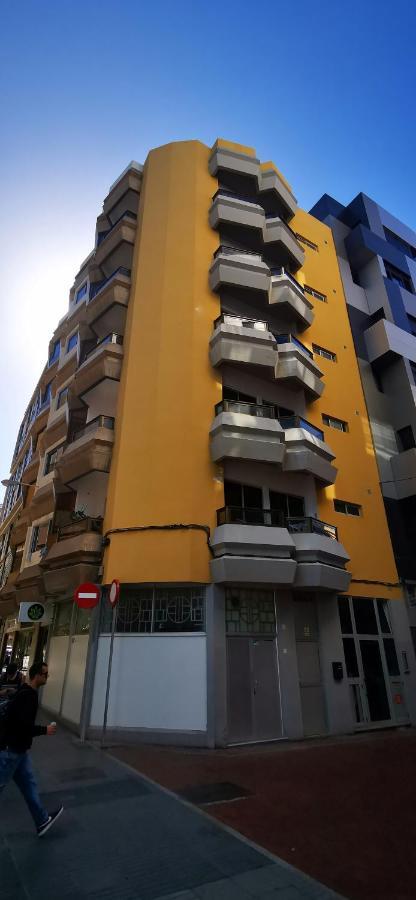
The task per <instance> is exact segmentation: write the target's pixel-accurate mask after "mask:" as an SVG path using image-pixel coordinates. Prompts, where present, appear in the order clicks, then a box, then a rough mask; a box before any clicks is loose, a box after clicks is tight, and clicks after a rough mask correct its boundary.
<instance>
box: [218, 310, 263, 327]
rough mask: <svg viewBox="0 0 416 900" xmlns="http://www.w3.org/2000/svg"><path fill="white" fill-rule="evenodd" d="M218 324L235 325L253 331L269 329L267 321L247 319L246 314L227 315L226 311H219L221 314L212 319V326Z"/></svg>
mask: <svg viewBox="0 0 416 900" xmlns="http://www.w3.org/2000/svg"><path fill="white" fill-rule="evenodd" d="M218 325H237V326H239V327H240V328H251V329H253V330H254V331H268V330H269V325H268V323H267V322H264V321H263V320H262V319H247V318H246V316H232V315H228V313H221V315H220V316H218V318H217V319H215V320H214V328H217V326H218Z"/></svg>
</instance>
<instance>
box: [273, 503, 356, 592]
mask: <svg viewBox="0 0 416 900" xmlns="http://www.w3.org/2000/svg"><path fill="white" fill-rule="evenodd" d="M286 525H287V528H288V530H289V533H290V534H291V537H292V538H293V541H294V544H295V548H296V560H297V568H296V577H295V583H294V586H295V588H301V589H303V590H307V589H310V590H320V591H346V590H347V589H348V586H349V583H350V580H351V575H350V573H349V572H347V571H346V569H345V566H346V564H347V563H348V561H349V556H348V553H347V552H346V550H345V548H344V547H343V545H342V544H340V543H339V541H338V532H337V529H336V527H335V525H328V523H327V522H321V521H320V520H319V519H314V518H308V517H302V518H289V519H287V520H286Z"/></svg>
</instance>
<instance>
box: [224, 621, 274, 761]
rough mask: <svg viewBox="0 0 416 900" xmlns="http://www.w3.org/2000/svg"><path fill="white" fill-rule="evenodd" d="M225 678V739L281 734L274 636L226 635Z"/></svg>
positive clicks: (258, 738)
mask: <svg viewBox="0 0 416 900" xmlns="http://www.w3.org/2000/svg"><path fill="white" fill-rule="evenodd" d="M227 681H228V739H229V741H230V742H231V743H239V742H244V741H267V740H275V739H276V738H279V737H281V736H282V727H281V713H280V699H279V679H278V672H277V659H276V644H275V641H274V639H272V638H269V639H267V638H253V637H233V638H228V640H227Z"/></svg>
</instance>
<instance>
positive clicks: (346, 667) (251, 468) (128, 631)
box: [0, 140, 413, 746]
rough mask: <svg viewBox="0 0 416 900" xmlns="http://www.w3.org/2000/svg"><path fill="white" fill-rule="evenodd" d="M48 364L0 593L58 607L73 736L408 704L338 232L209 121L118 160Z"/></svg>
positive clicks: (233, 727)
mask: <svg viewBox="0 0 416 900" xmlns="http://www.w3.org/2000/svg"><path fill="white" fill-rule="evenodd" d="M57 347H58V350H57V349H56V348H57ZM56 354H58V355H57V356H56ZM55 356H56V358H55ZM51 360H52V361H51ZM48 373H50V374H51V376H52V377H51V380H50V382H49V380H48V378H49V376H48V378H46V377H45V373H43V374H42V378H43V381H44V382H45V384H47V385H48V384H50V388H48V390H49V395H48V396H50V398H51V406H50V410H49V411H48V416H47V418H46V419H45V427H44V428H43V430H41V432H40V435H41V437H40V442H39V444H38V446H37V447H36V445H33V450H34V451H35V455H36V450H37V453H38V467H37V468H36V466H35V465H34V464H33V462H32V461H31V459H32V457H30V459H29V467H30V466H31V469H29V474H30V477H31V478H32V481H31V482H30V483H31V484H33V487H32V488H30V490H28V491H27V492H25V491H23V492H21V494H22V496H19V497H17V496H16V500H14V501H13V498H12V499H10V497H9V499H7V496H6V509H5V513H6V515H5V517H4V523H3V536H4V535H6V534H7V535H8V538H7V540H8V544H7V547H9V546H14V547H16V546H19V553H20V557H19V561H18V566H17V565H16V563H15V562H13V566H12V570H11V572H9V573H7V575H6V580H5V581H4V583H3V587H2V589H1V590H0V604H1V603H2V602H3V603H4V604H6V602H7V604H8V605H7V612H8V613H10V609H11V605H12V606H13V603H14V604H15V606H17V605H18V603H19V602H21V601H22V600H24V599H32V598H33V599H39V598H41V599H42V598H43V600H44V601H45V602H46V604H47V605H48V604H49V606H50V607H51V608H52V607H53V610H54V611H53V620H52V625H51V627H50V633H49V643H48V646H47V652H48V654H49V656H48V659H49V664H50V666H51V665H53V664H54V665H55V667H56V669H57V670H59V673H60V676H59V677H60V682H59V687H58V689H55V692H53V691H52V688H49V686H48V691H49V694H48V692H46V697H45V701H44V702H45V706H46V707H47V708H48V709H50V710H52V711H53V712H54V713H56V714H58V715H61V716H62V718H63V719H64V720H66V721H67V722H68V723H70V724H71V725H74V726H75V727H76V728H78V729H79V728H80V729H81V731H82V733H89V734H91V735H94V734H96V733H97V732H99V730H100V728H101V727H102V724H103V719H104V716H106V718H107V726H108V728H109V729H110V730H111V731H113V732H114V733H115V734H116V733H117V734H120V733H123V732H124V731H126V733H127V731H128V732H129V734H130V735H131V733H134V735H135V736H136V737H137V739H139V740H160V741H168V742H175V741H180V742H189V743H192V744H200V745H210V746H217V745H221V746H223V745H228V744H233V743H240V742H246V741H262V740H278V739H281V738H287V737H290V738H296V737H302V736H308V735H315V734H327V733H340V732H345V731H350V730H353V729H354V728H355V729H358V730H359V729H361V728H366V727H380V726H385V725H386V724H387V725H397V724H403V723H405V722H408V721H410V719H411V717H412V701H411V698H410V694H411V691H410V688H409V685H410V684H411V683H413V682H412V681H411V679H409V678H406V677H405V676H406V675H409V673H408V672H407V671H406V670H405V668H403V666H404V663H403V660H404V659H406V656H403V653H404V654H406V652H407V647H408V636H407V632H406V629H405V625H404V623H403V617H402V616H401V613H400V610H401V608H402V605H403V600H402V593H401V589H400V585H399V582H398V577H397V572H396V568H395V563H394V557H393V552H392V548H391V543H390V537H389V532H388V527H387V522H386V518H385V512H384V505H383V500H382V496H381V492H380V488H379V481H378V478H379V476H378V471H377V465H376V461H375V456H374V449H373V444H372V439H371V432H370V428H369V423H368V418H367V413H366V407H365V401H364V395H363V391H362V387H361V382H360V375H359V370H358V365H357V361H356V356H355V352H354V346H353V341H352V336H351V330H350V326H349V320H348V314H347V308H346V303H345V297H344V294H343V288H342V281H341V277H340V272H339V268H338V262H337V256H336V252H335V247H334V243H333V238H332V233H331V231H330V229H329V228H328V227H327V226H326V225H324V224H323V223H321V222H319V221H318V220H316V219H315V218H314V217H313V216H311V215H310V214H308V213H306V212H304V211H303V210H300V209H298V207H297V202H296V199H295V197H294V194H293V192H292V189H291V187H290V186H289V185H288V183H287V181H286V180H285V178H284V176H283V175H282V174H281V173H280V172H279V170H278V169H277V168H276V167H275V166H274V164H273V163H270V162H264V163H262V162H261V161H260V160H259V159H258V158H257V156H256V153H255V150H254V149H252V148H248V147H243V146H240V145H238V144H234V143H232V142H228V141H224V140H217V141H216V143H215V144H214V146H213V147H212V148H209V147H206V146H205V145H204V144H202V143H200V142H198V141H186V142H179V143H173V144H168V145H166V146H163V147H159V148H157V149H155V150H152V151H151V152H150V153H149V155H148V157H147V160H146V162H145V164H144V166H139V165H138V164H136V163H132V164H131V165H130V166H129V167H127V169H126V170H125V172H124V173H122V175H121V176H120V178H119V179H117V181H116V182H115V183H114V185H112V187H111V188H110V191H109V194H108V195H107V197H106V199H105V201H104V205H103V212H102V213H101V215H100V216H99V217H98V220H97V230H96V239H95V246H94V250H93V251H92V253H91V254H90V255H89V257H87V259H86V260H85V262H84V264H83V265H82V267H81V269H80V271H79V273H78V274H77V276H76V279H75V283H74V286H73V288H72V289H71V294H70V305H69V311H68V315H67V316H66V317H64V320H62V321H61V323H59V325H58V328H57V329H56V330H55V332H54V334H53V337H52V340H51V346H50V352H49V362H48V367H47V369H46V374H47V375H48ZM42 397H44V394H42V395H41V396H40V401H39V403H40V406H39V403H38V406H36V410H38V412H36V415H35V417H34V418H33V415H34V414H33V408H34V407H33V403H32V406H31V407H30V409H29V411H28V413H27V414H26V417H25V420H24V423H23V426H22V428H23V430H21V434H20V435H19V439H18V444H17V448H16V451H15V456H14V460H13V464H12V470H11V472H12V477H16V473H18V475H19V477H21V478H22V480H24V477H25V476H24V473H25V469H24V468H23V469H22V459H23V456H24V453H25V448H27V446H28V441H29V438H30V434H31V429H32V431H33V429H34V426H33V421H35V422H36V421H37V417H38V416H39V415H40V414H41V413H40V412H39V410H40V409H41V406H42V402H43V404H44V405H45V402H46V401H45V400H43V401H42ZM30 440H32V438H30ZM19 466H20V468H19ZM17 504H19V505H18V506H17ZM9 507H10V508H9ZM16 510H17V511H18V513H19V518H18V517H16ZM13 516H14V519H13ZM10 523H12V524H10ZM19 523H20V524H19ZM23 526H25V529H24V528H23ZM15 528H16V531H15V536H14V537H13V530H14V529H15ZM45 528H46V531H45ZM18 529H20V531H19V530H18ZM20 532H21V533H20ZM45 535H46V536H45ZM16 536H17V537H18V538H19V540H20V543H17V537H16ZM41 540H44V543H43V544H40V543H39V541H41ZM3 541H4V545H3V546H4V547H5V546H6V542H5V540H4V537H3ZM7 552H8V551H7ZM4 558H5V553H4ZM114 579H116V580H118V581H119V582H120V585H121V594H120V601H119V604H118V606H117V608H116V611H115V613H114V615H113V614H112V612H111V608H110V606H109V603H108V588H109V585H110V584H111V582H112V581H113V580H114ZM82 581H93V582H95V583H102V585H103V591H102V598H101V603H100V608H99V609H96V610H95V611H94V613H93V614H91V615H90V614H83V615H81V613H79V612H77V611H74V608H73V605H72V595H73V590H74V588H75V587H76V586H77V584H79V583H81V582H82ZM4 609H5V610H6V606H5V607H4ZM0 610H1V605H0ZM6 624H7V623H6ZM112 629H113V632H114V633H113V638H111V637H110V634H111V631H112ZM10 634H11V629H10V628H9V629H7V628H6V629H5V639H4V640H3V656H4V652H5V647H6V645H7V647H9V648H10V647H12V646H13V641H11V637H10ZM74 641H75V649H74V646H73V645H74ZM111 641H112V646H113V656H112V672H111V678H110V679H109V681H108V684H109V693H108V695H107V697H106V692H105V685H106V683H107V674H108V664H109V652H110V642H111ZM7 642H8V643H7ZM10 652H12V650H11V651H10ZM411 678H413V674H411Z"/></svg>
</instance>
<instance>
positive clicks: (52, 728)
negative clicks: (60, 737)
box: [46, 722, 56, 734]
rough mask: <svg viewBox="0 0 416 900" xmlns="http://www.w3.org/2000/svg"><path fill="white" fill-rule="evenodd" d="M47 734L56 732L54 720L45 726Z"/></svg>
mask: <svg viewBox="0 0 416 900" xmlns="http://www.w3.org/2000/svg"><path fill="white" fill-rule="evenodd" d="M46 733H47V734H56V722H50V723H49V725H48V726H47V728H46Z"/></svg>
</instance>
